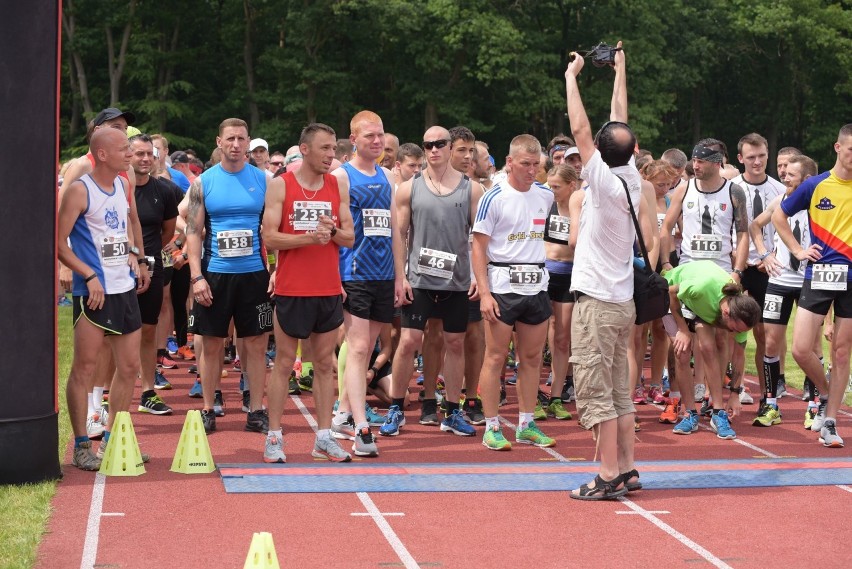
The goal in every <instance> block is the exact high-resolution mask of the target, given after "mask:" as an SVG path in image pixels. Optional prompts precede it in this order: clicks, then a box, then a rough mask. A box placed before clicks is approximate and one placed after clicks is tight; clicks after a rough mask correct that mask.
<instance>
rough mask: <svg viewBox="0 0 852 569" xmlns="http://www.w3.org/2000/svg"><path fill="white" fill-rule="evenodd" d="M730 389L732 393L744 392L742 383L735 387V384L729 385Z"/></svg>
mask: <svg viewBox="0 0 852 569" xmlns="http://www.w3.org/2000/svg"><path fill="white" fill-rule="evenodd" d="M728 389H730V390H731V393H736V394H737V395H739V394H740V393H742V392H743V386H742V385H740V386H739V387H734V386H733V385H729V386H728Z"/></svg>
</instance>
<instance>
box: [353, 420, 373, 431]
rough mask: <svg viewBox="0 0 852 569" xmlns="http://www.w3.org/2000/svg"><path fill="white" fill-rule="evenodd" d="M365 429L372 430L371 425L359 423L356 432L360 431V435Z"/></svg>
mask: <svg viewBox="0 0 852 569" xmlns="http://www.w3.org/2000/svg"><path fill="white" fill-rule="evenodd" d="M363 429H367V430H368V431H369V430H370V423H366V422H365V423H358V424H357V425H355V430H356V431H358V432H359V433H360V432H361V431H362V430H363Z"/></svg>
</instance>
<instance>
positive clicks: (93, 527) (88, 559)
mask: <svg viewBox="0 0 852 569" xmlns="http://www.w3.org/2000/svg"><path fill="white" fill-rule="evenodd" d="M105 485H106V476H104V475H103V474H101V473H100V472H98V473H97V474H95V482H94V485H93V486H92V501H91V502H90V504H89V519H88V521H87V522H86V540H85V542H84V543H83V559H82V560H80V569H92V567H93V566H94V565H95V562H96V561H97V558H98V538H99V536H100V532H101V515H102V513H103V508H104V487H105Z"/></svg>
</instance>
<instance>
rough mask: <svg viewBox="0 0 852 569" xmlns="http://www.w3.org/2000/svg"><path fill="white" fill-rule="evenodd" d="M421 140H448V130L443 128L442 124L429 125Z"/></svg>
mask: <svg viewBox="0 0 852 569" xmlns="http://www.w3.org/2000/svg"><path fill="white" fill-rule="evenodd" d="M423 140H424V142H425V141H428V140H447V141H449V140H450V131H448V130H447V129H445V128H444V127H442V126H432V127H429V128H428V129H427V130H426V132H425V133H424V134H423Z"/></svg>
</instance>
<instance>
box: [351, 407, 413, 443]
mask: <svg viewBox="0 0 852 569" xmlns="http://www.w3.org/2000/svg"><path fill="white" fill-rule="evenodd" d="M403 425H405V414H404V413H403V412H402V410H400V408H399V405H391V406H390V409H388V416H387V417H385V422H384V423H382V426H381V427H379V434H380V435H382V436H385V437H395V436H397V435H398V434H399V429H400V428H401V427H402V426H403ZM352 436H353V437H354V436H355V429H354V427H353V429H352Z"/></svg>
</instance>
